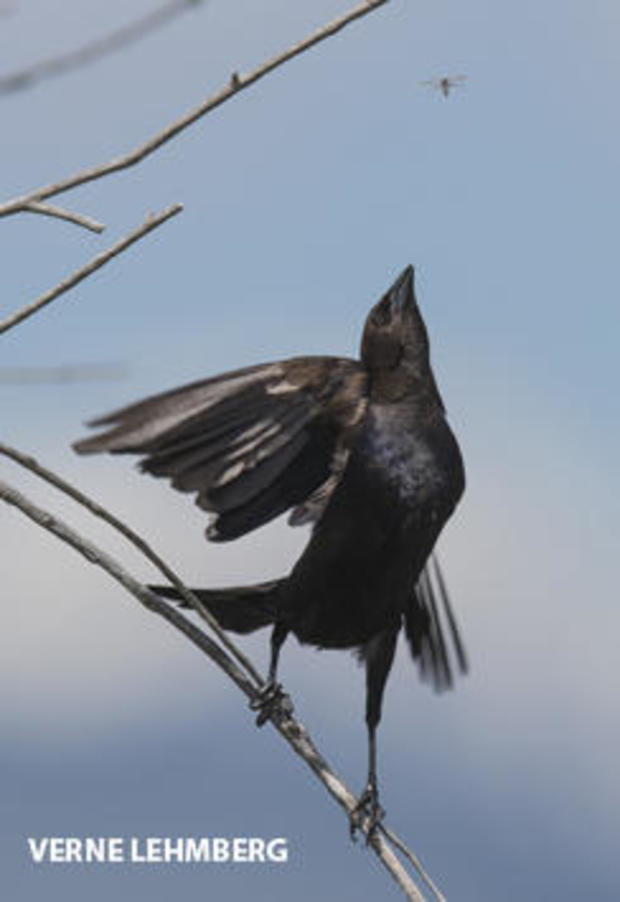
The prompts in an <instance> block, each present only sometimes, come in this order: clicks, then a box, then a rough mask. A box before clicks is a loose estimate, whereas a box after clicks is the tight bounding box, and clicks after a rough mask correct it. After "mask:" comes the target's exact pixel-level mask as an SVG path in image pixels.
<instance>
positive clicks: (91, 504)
mask: <svg viewBox="0 0 620 902" xmlns="http://www.w3.org/2000/svg"><path fill="white" fill-rule="evenodd" d="M0 454H4V455H5V457H10V458H11V460H14V461H15V462H16V463H18V464H21V466H22V467H25V468H26V469H27V470H30V472H31V473H35V474H36V475H37V476H39V477H40V478H41V479H44V480H45V481H46V482H49V483H50V485H53V486H55V487H56V488H57V489H60V491H61V492H64V493H65V495H69V497H70V498H73V500H74V501H77V502H78V504H81V505H82V506H83V507H85V508H87V509H88V510H89V511H90V512H91V513H92V514H94V515H95V516H96V517H99V518H100V519H101V520H104V521H105V522H106V523H108V524H109V525H110V526H112V527H113V528H114V529H116V530H118V532H120V533H121V535H123V536H125V538H126V539H128V541H130V542H131V543H132V545H135V547H136V548H137V549H138V550H139V551H141V552H142V554H143V555H144V556H145V557H146V558H147V559H148V560H149V561H150V562H151V563H152V564H154V565H155V566H156V567H157V569H158V570H159V571H160V573H162V574H163V576H165V578H166V579H167V580H169V581H170V582H171V583H172V585H173V586H174V587H175V588H176V589H178V590H179V592H180V593H181V595H182V596H183V599H184V601H186V602H187V604H188V605H189V607H191V608H193V609H194V610H195V611H197V612H198V613H199V614H200V616H201V617H202V619H203V620H204V621H205V622H206V623H208V624H209V626H210V627H211V629H212V630H213V632H214V633H215V634H216V636H217V637H218V639H219V640H220V642H221V643H222V645H224V646H225V648H226V649H227V650H228V651H229V652H230V654H231V655H233V657H235V658H236V659H237V661H238V663H239V664H241V666H242V667H244V668H245V670H246V671H247V673H248V674H249V676H250V677H251V678H252V679H253V680H254V681H255V683H256V684H257V685H258V686H262V685H263V683H264V680H262V679H261V677H260V675H259V674H258V672H257V671H256V670H255V669H254V666H253V665H252V662H251V661H250V660H249V659H248V658H247V657H246V656H245V655H244V654H243V652H242V651H241V650H240V649H238V648H237V646H236V645H235V643H234V642H233V641H232V640H231V639H230V638H229V637H228V636H227V635H226V633H225V632H224V630H223V629H222V628H221V626H220V625H219V623H218V622H217V620H216V619H215V617H214V616H213V614H212V613H211V612H210V611H209V610H208V609H207V608H206V607H205V606H204V605H203V603H202V602H201V601H200V599H199V598H198V596H197V595H196V594H195V593H194V592H192V591H191V590H189V589H187V588H186V587H185V585H184V584H183V582H182V581H181V578H180V577H179V576H177V574H176V573H175V572H174V570H172V568H171V567H169V566H168V565H167V564H166V562H165V561H164V560H162V558H160V557H159V555H158V554H157V553H156V552H155V551H153V549H152V548H151V547H150V545H149V544H148V543H147V542H145V541H144V539H143V538H141V537H140V536H139V535H138V534H137V533H135V532H134V531H133V529H131V528H130V527H129V526H127V525H126V524H125V523H123V522H122V521H121V520H119V519H118V517H115V516H114V514H111V513H110V512H109V511H107V510H106V509H105V508H104V507H102V506H101V505H100V504H98V503H97V502H96V501H94V500H93V499H92V498H89V497H88V495H85V494H84V493H83V492H81V491H80V490H79V489H76V488H75V486H72V485H70V483H68V482H66V481H65V480H64V479H62V478H61V477H60V476H58V475H57V474H56V473H52V471H51V470H48V469H47V468H46V467H42V466H41V464H40V463H38V462H37V461H36V460H35V459H34V457H30V456H29V455H27V454H22V452H21V451H18V450H17V449H16V448H11V447H10V446H9V445H5V444H4V443H3V442H0Z"/></svg>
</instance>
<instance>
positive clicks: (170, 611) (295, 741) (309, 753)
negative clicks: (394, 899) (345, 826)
mask: <svg viewBox="0 0 620 902" xmlns="http://www.w3.org/2000/svg"><path fill="white" fill-rule="evenodd" d="M0 498H2V499H3V500H4V501H6V502H7V503H8V504H10V505H13V506H14V507H17V508H18V509H19V510H21V511H22V512H23V513H24V514H25V515H26V516H27V517H29V518H30V519H31V520H32V521H34V522H35V523H36V524H37V525H38V526H41V527H42V528H44V529H46V530H48V531H49V532H51V533H53V534H54V535H55V536H57V538H59V539H60V540H61V541H63V542H66V543H67V544H68V545H70V546H71V547H72V548H74V549H75V550H76V551H78V552H79V553H80V554H81V555H82V556H83V557H85V558H86V560H88V561H89V562H90V563H92V564H96V565H97V566H99V567H101V568H102V569H103V570H105V571H106V572H107V573H108V574H109V575H110V576H112V577H113V578H114V579H115V580H116V581H117V582H119V583H121V585H122V586H124V587H125V588H126V589H127V590H128V591H129V592H130V593H131V594H132V595H134V596H135V597H136V598H137V599H138V600H139V601H140V602H141V603H142V604H143V605H144V606H145V607H146V608H148V609H149V610H151V611H153V612H154V613H156V614H159V615H160V616H162V617H164V618H165V619H166V620H167V621H168V622H169V623H170V624H172V626H174V627H175V628H176V629H178V630H179V631H180V632H182V633H183V634H184V635H185V636H186V637H187V638H188V639H189V640H190V641H191V642H193V643H194V644H195V645H196V646H197V647H198V648H200V649H201V650H202V651H203V652H204V653H205V654H206V655H207V656H208V657H209V658H210V659H211V660H212V661H214V662H215V663H216V664H217V665H218V666H219V667H221V668H222V669H223V670H224V671H225V673H226V674H227V675H228V676H229V677H230V678H231V679H232V680H233V681H234V682H235V684H236V685H237V686H238V687H239V689H241V691H242V692H243V693H244V694H245V695H246V696H247V697H248V698H249V699H250V700H255V699H256V697H257V693H256V690H255V689H254V687H253V686H252V684H251V683H250V682H249V681H248V680H247V679H246V677H245V675H244V674H243V673H242V672H241V671H240V670H239V669H238V668H237V666H236V665H235V663H234V662H233V661H232V660H231V659H230V658H229V656H228V655H227V654H226V652H225V651H224V650H223V649H221V648H220V647H219V646H218V645H217V643H216V642H214V641H213V640H212V639H210V638H209V637H208V636H207V635H206V634H205V633H203V631H202V630H200V629H199V628H198V627H197V626H195V624H193V623H192V622H191V621H190V620H188V619H187V618H186V617H184V616H183V614H182V613H181V612H180V611H179V610H178V609H177V608H175V607H173V606H172V605H169V604H168V603H167V602H165V601H164V600H163V599H162V598H160V597H159V596H158V595H156V594H155V593H154V592H152V591H150V590H149V589H148V588H147V587H146V586H144V585H143V584H142V583H140V582H138V581H137V580H136V579H134V578H133V577H132V576H131V574H129V573H128V572H127V571H126V570H125V569H124V568H123V567H122V566H121V565H120V564H119V563H118V562H117V561H116V560H115V559H114V558H112V557H111V556H110V555H108V554H106V553H105V552H103V551H102V550H101V549H99V548H98V547H97V546H96V545H94V544H93V543H92V542H90V541H89V540H87V539H84V538H83V537H82V536H80V535H79V534H78V533H76V532H75V530H73V529H71V527H69V526H67V525H66V524H65V523H64V522H63V521H62V520H60V519H59V518H58V517H55V516H53V515H52V514H50V513H49V512H48V511H46V510H43V509H42V508H40V507H37V506H36V505H35V504H33V503H32V502H31V501H29V500H28V499H27V498H26V497H25V496H24V495H23V494H21V493H20V492H18V491H17V490H16V489H14V488H12V487H11V486H9V485H7V484H6V483H4V482H2V481H0ZM270 719H271V721H272V723H273V724H274V726H275V727H276V728H277V729H278V730H279V732H280V733H281V735H282V736H283V737H284V738H285V739H286V740H287V742H288V743H289V745H290V746H291V747H292V748H293V749H294V751H295V752H297V754H298V755H299V756H300V757H301V758H303V759H304V761H305V762H306V763H307V764H308V765H309V767H310V768H311V769H312V771H313V773H314V774H315V775H316V776H317V777H318V778H319V779H320V780H321V782H322V783H323V785H324V786H325V787H326V789H327V790H328V792H329V793H330V795H331V796H332V797H333V798H334V799H335V800H336V801H337V802H338V803H339V804H340V805H341V807H343V808H344V809H345V811H346V812H347V814H348V815H349V816H350V815H351V813H352V812H353V810H354V808H355V804H356V800H355V797H354V795H353V794H352V793H351V791H350V790H349V789H348V788H347V786H346V785H345V784H344V783H343V782H342V780H341V779H340V778H339V777H338V776H337V775H336V774H335V773H334V771H333V770H332V769H331V768H330V766H329V765H328V763H327V761H326V760H325V758H324V757H323V756H322V755H321V754H320V752H319V751H318V750H317V748H316V746H315V745H314V743H313V742H312V739H311V738H310V735H309V734H308V732H307V730H306V729H305V727H304V726H303V725H302V724H301V723H299V722H298V721H297V720H296V719H295V718H293V717H292V716H291V715H290V714H287V715H276V714H273V715H272V716H271V718H270ZM362 831H363V832H366V831H367V825H365V824H362ZM369 846H370V847H371V848H372V849H373V851H374V852H375V853H376V854H377V856H378V857H379V859H380V861H381V862H382V864H383V865H384V867H385V868H386V869H387V870H388V872H389V873H390V875H391V876H392V878H393V879H394V880H395V881H396V883H397V884H398V886H399V887H400V888H401V890H402V891H403V893H404V894H405V896H406V897H407V898H408V899H410V900H411V902H424V898H423V896H422V895H421V893H420V892H419V890H418V888H417V887H416V885H415V884H414V882H413V880H412V879H411V877H410V875H409V874H408V873H407V871H406V870H405V868H404V867H403V866H402V864H401V862H400V861H399V860H398V858H397V857H396V856H395V855H394V853H393V852H392V850H391V849H390V848H389V847H388V846H387V845H386V844H385V842H384V840H383V839H382V837H381V836H380V835H379V834H378V833H377V832H376V831H375V832H374V833H373V835H372V836H371V837H370V840H369ZM403 846H404V844H402V843H401V842H400V841H399V848H401V849H402V847H403ZM414 857H415V856H414ZM410 860H413V859H410Z"/></svg>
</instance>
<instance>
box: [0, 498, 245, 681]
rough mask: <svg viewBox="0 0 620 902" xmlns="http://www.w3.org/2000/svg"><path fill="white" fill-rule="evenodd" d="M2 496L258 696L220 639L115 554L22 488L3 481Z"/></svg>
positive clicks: (232, 678)
mask: <svg viewBox="0 0 620 902" xmlns="http://www.w3.org/2000/svg"><path fill="white" fill-rule="evenodd" d="M0 498H2V499H3V500H4V501H6V502H7V503H8V504H11V505H14V506H15V507H18V508H19V509H20V510H21V511H23V513H25V514H26V516H28V517H29V518H30V519H31V520H33V521H34V522H35V523H36V524H37V525H38V526H41V527H43V529H46V530H48V532H51V533H53V534H54V535H55V536H57V537H58V538H59V539H61V540H62V541H63V542H66V543H67V544H68V545H71V547H72V548H75V550H76V551H78V552H79V553H80V554H81V555H82V556H83V557H85V558H86V560H87V561H89V563H91V564H96V565H97V566H98V567H101V568H102V569H103V570H105V571H106V572H107V573H109V574H110V576H112V577H113V578H114V579H115V580H116V581H117V582H119V583H120V584H121V585H122V586H124V588H125V589H127V591H128V592H130V593H131V594H132V595H133V596H134V597H135V598H137V599H138V601H140V602H141V604H143V605H144V606H145V607H146V608H148V609H149V610H150V611H153V612H154V613H156V614H160V615H161V616H162V617H164V618H165V619H166V620H168V622H169V623H172V624H173V626H175V627H176V628H177V629H178V630H180V631H181V632H182V633H183V634H184V635H186V636H187V638H188V639H190V640H191V641H192V642H193V643H194V644H195V645H197V646H198V647H199V648H200V649H201V650H202V651H203V652H204V653H205V654H206V655H208V657H209V658H211V660H212V661H214V662H215V663H216V664H217V665H218V667H221V668H222V670H224V672H225V673H226V674H228V676H229V677H230V678H231V680H233V681H234V682H235V683H236V684H237V686H238V687H239V688H240V689H241V691H242V692H244V693H245V694H246V695H247V697H248V698H249V699H253V698H255V697H256V690H255V689H254V686H253V685H252V684H251V683H250V681H249V680H248V679H247V677H246V676H245V675H244V674H243V673H242V672H241V671H240V670H239V668H238V667H237V666H236V664H235V663H234V662H233V661H232V660H231V659H230V658H229V657H228V655H227V654H226V652H225V651H224V650H223V649H221V648H220V647H219V645H218V644H217V642H214V641H213V639H210V638H209V636H207V635H206V633H203V632H202V630H200V629H198V627H197V626H195V625H194V624H193V623H192V622H191V620H188V619H187V617H185V616H184V615H183V614H182V613H181V612H180V611H179V610H178V609H177V608H175V607H173V606H172V605H171V604H168V603H167V602H165V601H164V600H163V599H162V598H160V597H159V596H158V595H156V594H155V593H154V592H151V590H150V589H147V587H146V586H144V585H143V584H142V583H140V582H138V580H136V579H134V577H133V576H131V574H130V573H128V571H127V570H125V568H124V567H122V566H121V565H120V564H119V563H118V562H117V561H116V560H114V558H112V557H111V556H110V555H108V554H106V553H105V552H104V551H101V549H99V548H97V546H96V545H94V544H93V543H92V542H89V541H88V539H84V538H83V537H82V536H80V535H78V533H76V532H75V530H73V529H71V527H69V526H67V525H66V524H65V523H63V521H62V520H60V519H59V518H57V517H55V516H53V515H52V514H50V513H48V512H47V511H45V510H43V509H42V508H40V507H37V506H36V505H34V504H32V502H30V501H28V499H27V498H25V497H24V496H23V495H22V494H21V493H20V492H18V491H17V490H16V489H13V488H11V486H9V485H7V484H6V483H4V482H2V481H0Z"/></svg>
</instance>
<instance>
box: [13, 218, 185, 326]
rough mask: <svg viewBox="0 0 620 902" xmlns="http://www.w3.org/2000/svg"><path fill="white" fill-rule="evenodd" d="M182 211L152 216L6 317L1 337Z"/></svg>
mask: <svg viewBox="0 0 620 902" xmlns="http://www.w3.org/2000/svg"><path fill="white" fill-rule="evenodd" d="M182 209H183V204H173V205H172V206H171V207H168V208H167V209H166V210H163V211H162V212H161V213H158V214H157V215H156V216H153V215H152V214H150V215H149V216H148V217H147V218H146V219H145V221H144V222H143V223H142V225H141V226H139V227H138V228H137V229H134V231H133V232H130V233H129V235H126V236H125V238H121V240H120V241H117V243H116V244H114V245H113V246H112V247H111V248H109V249H108V250H107V251H103V252H102V253H101V254H97V256H96V257H93V259H92V260H91V261H90V263H87V264H86V266H83V267H82V268H81V269H78V270H77V271H76V272H74V273H73V274H72V275H70V276H68V277H67V278H66V279H64V280H63V281H62V282H61V283H60V284H59V285H57V286H56V287H55V288H52V289H51V290H50V291H46V292H45V294H42V295H41V296H40V297H39V298H37V299H36V300H35V301H32V303H31V304H27V305H26V306H25V307H22V308H21V310H16V311H15V313H12V314H11V315H10V316H8V317H6V319H3V320H0V335H1V334H2V333H3V332H7V331H8V330H9V329H11V328H12V327H13V326H16V325H17V324H18V323H21V322H22V321H23V320H25V319H27V318H28V317H29V316H32V314H33V313H36V312H37V310H40V309H41V307H45V306H46V304H49V303H50V302H51V301H54V300H55V299H56V298H57V297H60V295H61V294H64V293H65V292H66V291H69V289H70V288H73V286H74V285H77V284H78V282H81V281H82V280H83V279H86V278H87V277H88V276H90V275H92V273H94V272H95V271H96V270H98V269H100V268H101V267H102V266H104V265H105V264H106V263H107V262H108V261H109V260H111V259H112V258H113V257H116V256H118V254H120V253H122V252H123V251H124V250H126V249H127V248H128V247H129V246H130V245H132V244H133V243H134V242H136V241H139V240H140V238H143V237H144V236H145V235H147V234H148V233H149V232H152V231H153V229H156V228H157V227H158V226H160V225H162V223H164V222H165V221H166V220H167V219H170V217H171V216H175V215H176V214H177V213H180V212H181V210H182Z"/></svg>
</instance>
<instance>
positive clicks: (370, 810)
mask: <svg viewBox="0 0 620 902" xmlns="http://www.w3.org/2000/svg"><path fill="white" fill-rule="evenodd" d="M384 816H385V811H384V810H383V808H382V807H381V805H380V804H379V791H378V789H377V784H376V783H375V782H374V781H372V780H369V781H368V784H367V785H366V789H365V790H364V792H363V793H362V794H361V796H360V797H359V799H358V800H357V804H356V805H355V808H354V809H353V811H352V812H351V814H350V820H351V823H350V832H351V839H352V840H353V842H355V840H356V838H357V837H356V834H357V831H358V830H362V829H363V830H365V832H366V842H367V843H368V842H370V840H371V838H372V836H373V834H374V833H375V832H376V830H377V827H378V826H379V824H380V823H381V821H382V820H383V818H384Z"/></svg>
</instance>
